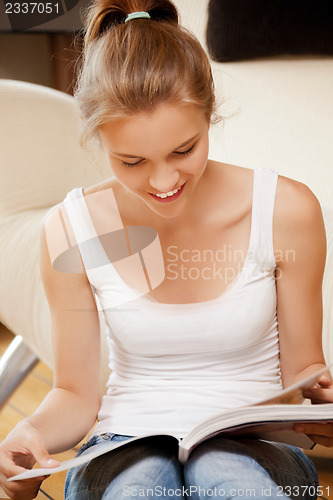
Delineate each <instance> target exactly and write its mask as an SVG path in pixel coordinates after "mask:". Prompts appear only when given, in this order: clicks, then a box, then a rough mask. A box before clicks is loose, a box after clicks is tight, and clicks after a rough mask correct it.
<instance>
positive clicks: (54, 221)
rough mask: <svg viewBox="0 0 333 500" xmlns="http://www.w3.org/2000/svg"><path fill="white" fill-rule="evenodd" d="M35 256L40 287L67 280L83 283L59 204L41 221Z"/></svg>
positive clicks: (69, 229)
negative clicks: (37, 252) (37, 262)
mask: <svg viewBox="0 0 333 500" xmlns="http://www.w3.org/2000/svg"><path fill="white" fill-rule="evenodd" d="M39 254H40V267H41V276H42V280H43V282H44V287H46V288H49V287H50V286H51V285H52V283H53V284H54V283H55V282H61V281H64V282H68V281H69V280H71V281H73V280H75V281H76V282H77V284H81V285H82V284H86V282H87V277H86V273H85V271H84V267H83V264H82V260H81V256H80V252H79V249H78V246H77V244H76V240H75V236H74V232H73V229H72V226H71V224H70V221H69V218H68V214H67V211H66V209H65V206H64V204H63V203H59V204H58V205H55V206H54V207H53V208H52V209H51V210H49V211H48V212H47V214H46V215H45V216H44V218H43V221H42V225H41V233H40V251H39Z"/></svg>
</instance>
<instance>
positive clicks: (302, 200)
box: [274, 178, 333, 446]
mask: <svg viewBox="0 0 333 500" xmlns="http://www.w3.org/2000/svg"><path fill="white" fill-rule="evenodd" d="M274 218H275V223H274V233H275V236H274V245H275V249H276V250H278V254H279V259H278V262H277V312H278V324H279V340H280V364H281V374H282V380H283V384H284V385H285V386H289V385H291V384H293V383H294V382H297V381H298V380H300V379H302V378H305V377H306V376H309V375H311V374H312V373H314V372H316V371H317V370H319V369H320V368H322V367H324V366H325V358H324V355H323V351H322V279H323V273H324V267H325V258H326V237H325V228H324V222H323V217H322V213H321V209H320V205H319V203H318V200H317V199H316V198H315V196H314V195H313V193H312V192H311V191H310V190H309V189H308V188H307V187H306V186H304V185H302V184H299V183H296V182H295V181H291V180H290V179H285V178H282V179H280V180H279V184H278V190H277V199H276V209H275V217H274ZM305 396H306V397H308V398H309V399H311V400H312V402H313V403H329V402H333V385H332V378H331V376H330V375H329V374H328V376H324V377H321V379H320V381H319V385H318V387H316V388H314V389H313V390H311V391H309V392H307V394H305ZM301 430H303V431H305V432H307V433H308V434H311V437H312V439H313V440H314V441H316V442H318V443H321V444H324V445H327V446H333V426H332V425H325V426H324V427H323V425H322V424H321V425H319V426H316V427H313V426H312V427H311V426H308V427H306V428H303V429H301Z"/></svg>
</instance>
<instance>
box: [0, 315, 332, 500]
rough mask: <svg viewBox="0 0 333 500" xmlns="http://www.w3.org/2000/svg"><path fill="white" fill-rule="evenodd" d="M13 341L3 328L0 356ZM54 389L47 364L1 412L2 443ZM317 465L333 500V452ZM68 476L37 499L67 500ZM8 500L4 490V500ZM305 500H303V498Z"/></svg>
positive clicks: (318, 456) (50, 482)
mask: <svg viewBox="0 0 333 500" xmlns="http://www.w3.org/2000/svg"><path fill="white" fill-rule="evenodd" d="M12 339H13V335H12V334H11V333H10V332H9V331H8V330H7V329H6V328H5V327H4V326H2V325H1V324H0V356H1V355H2V353H3V352H4V351H5V349H6V347H7V346H8V345H9V344H10V342H11V340H12ZM51 387H52V372H51V370H50V369H49V368H48V367H47V366H45V365H44V364H43V363H38V364H37V366H36V367H35V368H34V369H33V370H32V372H31V373H30V375H29V376H28V377H27V378H26V379H25V381H24V382H23V383H22V384H21V386H20V387H19V388H18V389H17V390H16V391H15V393H14V394H13V395H12V397H11V398H10V399H9V401H8V402H7V404H6V406H5V407H4V408H3V409H2V410H0V441H1V440H2V439H3V438H4V437H5V436H6V435H7V434H8V432H9V431H10V430H11V429H12V428H13V427H14V426H15V425H16V423H17V422H19V421H20V420H21V419H22V418H24V417H26V416H29V415H31V414H32V413H33V412H34V411H35V409H36V408H37V407H38V405H39V403H40V402H41V401H42V399H43V398H44V396H45V395H46V394H47V393H48V391H49V390H50V389H51ZM79 447H80V444H79V445H78V446H77V447H75V449H72V450H69V451H67V452H65V453H61V454H59V455H55V457H56V458H57V459H58V460H67V459H69V458H73V457H74V456H75V454H76V452H77V450H78V448H79ZM307 454H308V455H309V456H310V457H311V459H312V460H313V462H314V463H315V465H316V467H317V470H318V472H319V479H320V486H322V489H323V497H324V498H326V499H329V500H333V448H324V447H322V446H317V447H316V449H315V450H313V451H309V452H307ZM65 476H66V473H65V472H60V473H58V474H54V475H51V476H50V477H49V478H48V479H47V480H46V481H44V483H43V484H42V488H41V490H40V492H39V494H38V496H37V497H36V498H37V499H38V500H46V499H51V500H63V498H64V496H63V490H64V482H65ZM2 498H8V497H7V496H6V495H5V494H4V493H3V492H2V491H1V488H0V499H2ZM300 500H301V498H300Z"/></svg>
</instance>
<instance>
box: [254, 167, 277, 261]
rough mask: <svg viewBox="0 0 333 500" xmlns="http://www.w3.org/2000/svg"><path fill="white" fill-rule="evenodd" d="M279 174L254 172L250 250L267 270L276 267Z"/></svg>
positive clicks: (265, 171) (271, 171) (264, 171)
mask: <svg viewBox="0 0 333 500" xmlns="http://www.w3.org/2000/svg"><path fill="white" fill-rule="evenodd" d="M277 179H278V173H277V172H275V171H273V170H269V169H264V168H258V169H255V170H254V178H253V201H252V227H251V239H250V250H251V252H252V253H253V255H254V256H255V259H256V261H257V262H258V263H259V264H260V265H261V266H264V267H265V268H266V269H267V268H268V269H271V268H275V267H276V263H275V257H274V245H273V212H274V202H275V193H276V186H277Z"/></svg>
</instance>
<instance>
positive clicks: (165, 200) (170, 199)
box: [149, 182, 186, 203]
mask: <svg viewBox="0 0 333 500" xmlns="http://www.w3.org/2000/svg"><path fill="white" fill-rule="evenodd" d="M185 184H186V182H184V184H183V185H182V186H181V188H180V190H179V191H177V193H176V194H173V195H172V196H167V197H166V198H159V197H158V196H156V195H155V194H153V193H149V194H150V196H151V197H152V198H154V200H156V201H158V202H159V203H171V202H173V201H176V200H177V199H178V198H179V197H180V196H181V194H182V192H183V191H184V186H185ZM175 189H177V188H175Z"/></svg>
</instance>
